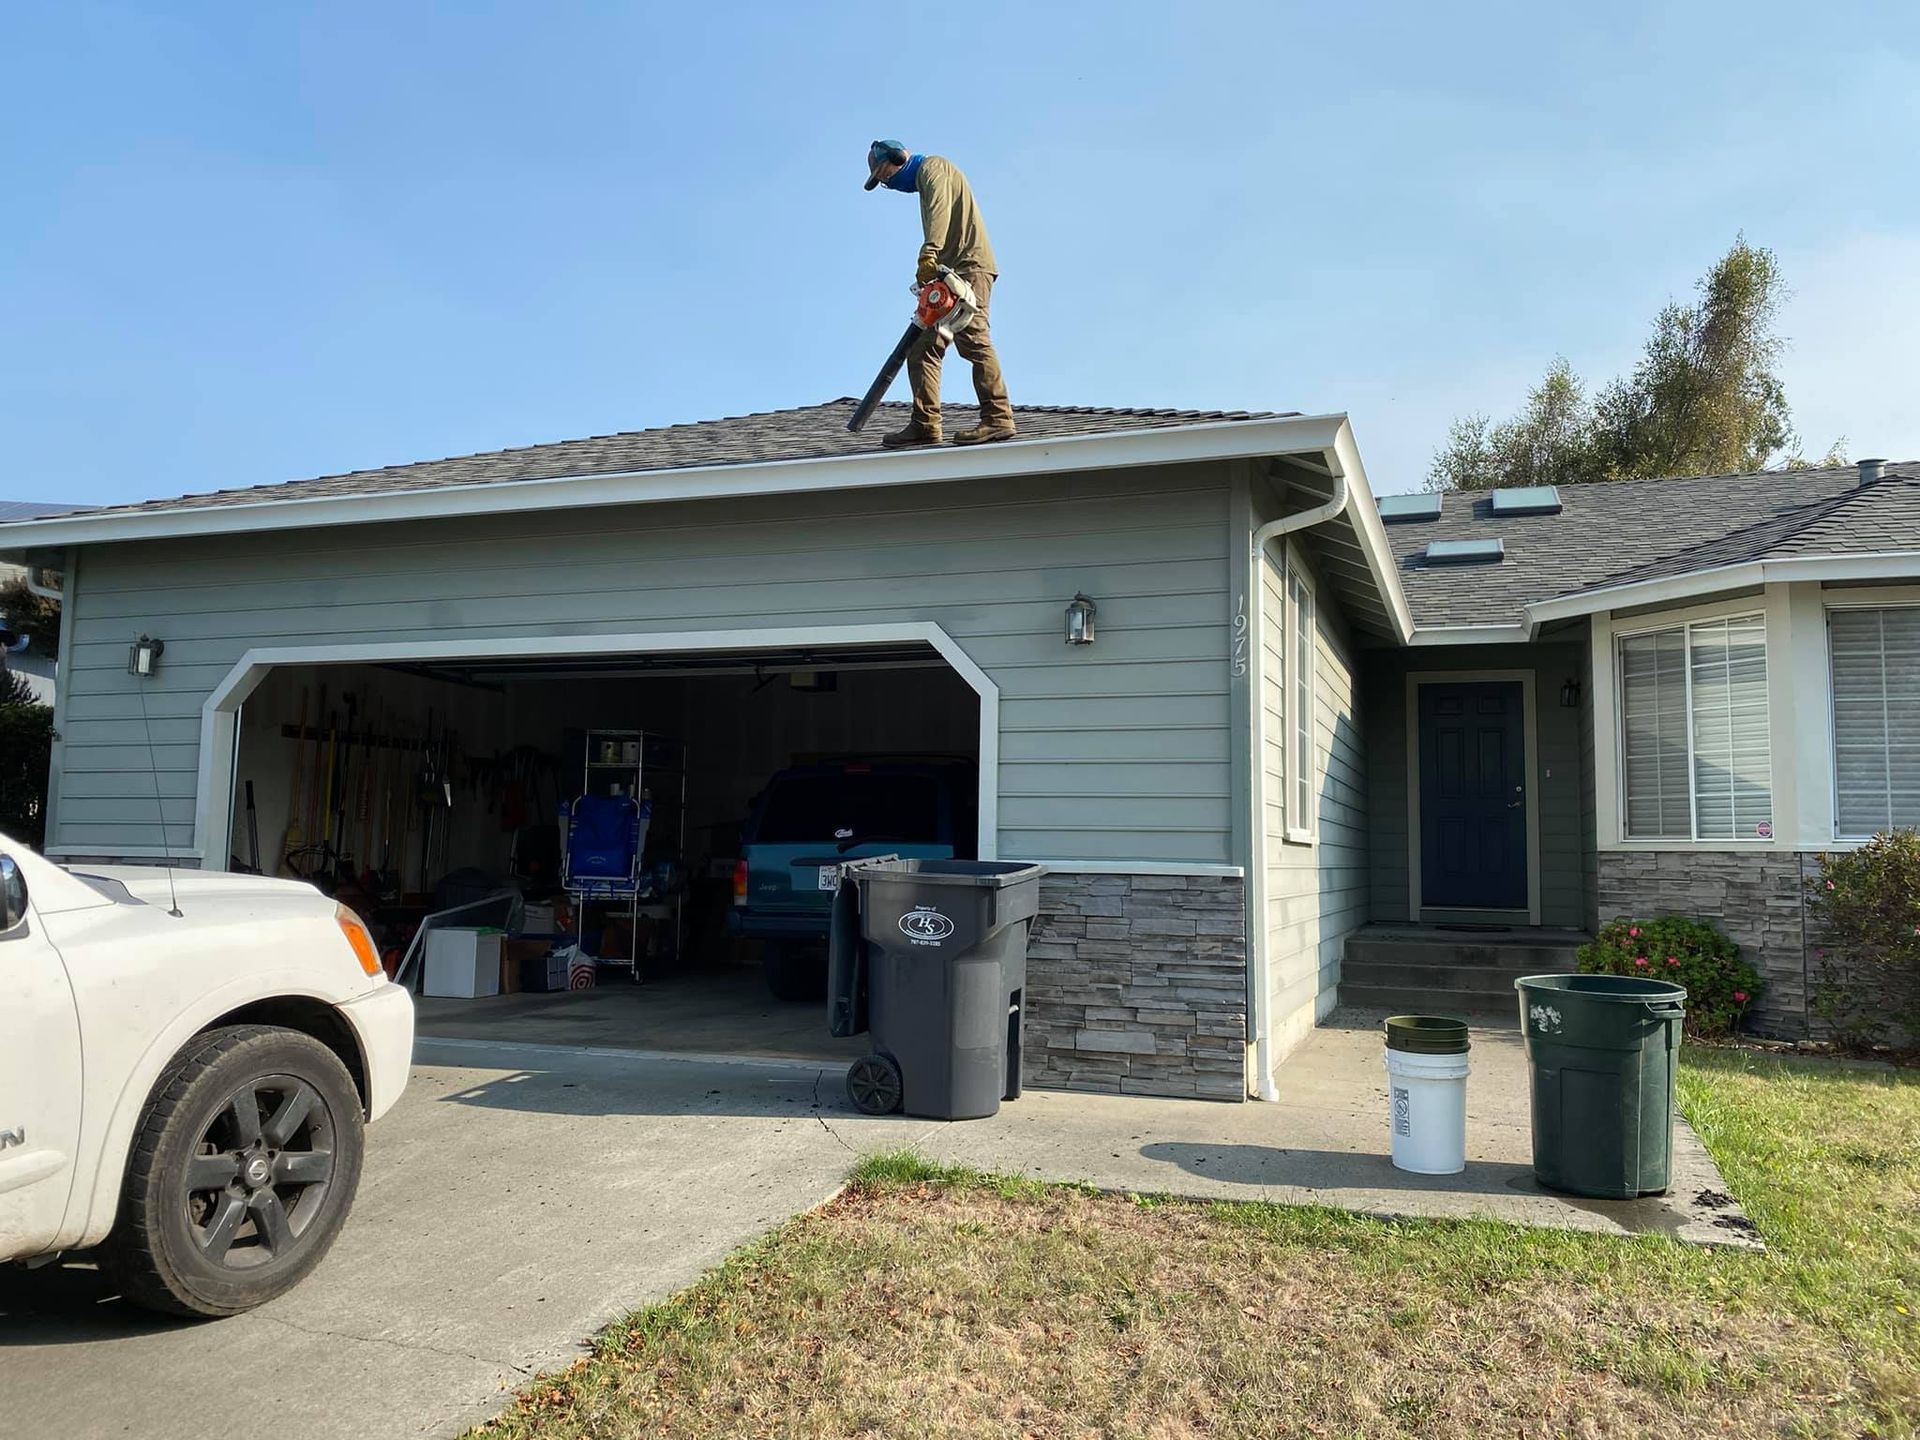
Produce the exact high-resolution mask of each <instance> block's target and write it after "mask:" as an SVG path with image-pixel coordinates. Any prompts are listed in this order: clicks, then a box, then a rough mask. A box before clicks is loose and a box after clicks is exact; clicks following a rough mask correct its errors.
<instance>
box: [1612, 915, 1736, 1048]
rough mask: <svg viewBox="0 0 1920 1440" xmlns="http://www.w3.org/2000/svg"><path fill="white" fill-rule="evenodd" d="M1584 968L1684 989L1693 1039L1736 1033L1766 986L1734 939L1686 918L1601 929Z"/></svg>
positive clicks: (1618, 922)
mask: <svg viewBox="0 0 1920 1440" xmlns="http://www.w3.org/2000/svg"><path fill="white" fill-rule="evenodd" d="M1580 970H1581V973H1582V974H1587V975H1637V976H1639V977H1640V978H1641V979H1642V980H1665V981H1666V982H1668V983H1669V984H1671V985H1684V986H1685V987H1686V990H1687V1020H1686V1030H1687V1034H1689V1035H1727V1034H1731V1033H1732V1032H1733V1031H1735V1030H1737V1029H1738V1028H1739V1026H1740V1020H1741V1017H1742V1016H1744V1015H1745V1014H1746V1012H1747V1007H1748V1006H1749V1005H1751V1004H1752V1003H1753V1000H1754V997H1755V996H1757V995H1759V993H1760V992H1761V990H1762V989H1764V988H1765V986H1764V982H1762V980H1761V979H1760V976H1759V974H1758V973H1757V972H1756V971H1755V970H1754V968H1753V967H1752V966H1751V965H1749V964H1747V962H1746V961H1744V960H1742V959H1741V958H1740V948H1739V947H1738V946H1737V945H1735V944H1734V943H1733V941H1731V940H1729V939H1728V938H1727V937H1726V936H1725V935H1723V934H1721V933H1720V932H1719V931H1718V930H1717V929H1715V928H1714V927H1713V926H1712V925H1709V924H1708V923H1707V922H1705V921H1704V920H1689V919H1687V918H1686V917H1685V916H1684V915H1668V916H1665V917H1664V918H1662V919H1659V920H1624V919H1623V920H1615V921H1613V922H1612V923H1611V924H1608V925H1603V926H1601V927H1600V933H1599V934H1598V935H1596V936H1595V937H1594V938H1593V940H1592V941H1591V942H1590V943H1589V944H1586V945H1582V946H1581V947H1580Z"/></svg>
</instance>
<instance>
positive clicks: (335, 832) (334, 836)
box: [327, 692, 360, 885]
mask: <svg viewBox="0 0 1920 1440" xmlns="http://www.w3.org/2000/svg"><path fill="white" fill-rule="evenodd" d="M340 700H341V703H342V704H344V705H345V706H346V707H347V728H346V732H345V733H344V734H343V735H342V736H341V738H340V774H339V776H338V777H337V779H336V781H335V783H334V791H333V802H334V803H333V811H332V816H331V820H330V828H329V829H328V832H327V844H328V847H329V854H328V856H327V860H328V865H327V869H328V872H329V874H330V875H331V876H332V877H333V881H334V883H335V884H336V885H338V884H339V883H340V879H341V877H342V876H343V875H344V876H346V877H347V878H349V879H351V878H352V877H351V874H350V873H349V871H348V866H347V864H346V848H347V811H348V807H349V806H350V805H351V804H352V798H351V796H352V792H351V791H350V790H349V789H348V786H347V782H348V781H349V780H350V779H351V778H352V773H353V742H354V738H355V730H354V726H355V722H356V720H357V718H358V716H359V709H360V697H359V696H357V695H354V694H352V693H351V692H349V693H347V694H343V695H342V696H341V697H340Z"/></svg>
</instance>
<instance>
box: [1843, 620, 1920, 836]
mask: <svg viewBox="0 0 1920 1440" xmlns="http://www.w3.org/2000/svg"><path fill="white" fill-rule="evenodd" d="M1827 653H1828V659H1829V663H1830V665H1831V670H1832V675H1833V829H1834V834H1835V835H1836V836H1837V837H1844V838H1859V837H1864V836H1867V835H1873V834H1877V833H1878V832H1879V831H1882V830H1891V829H1893V828H1894V827H1896V826H1903V825H1920V607H1912V606H1907V607H1901V608H1890V609H1878V610H1865V609H1862V610H1851V609H1848V610H1829V611H1828V612H1827Z"/></svg>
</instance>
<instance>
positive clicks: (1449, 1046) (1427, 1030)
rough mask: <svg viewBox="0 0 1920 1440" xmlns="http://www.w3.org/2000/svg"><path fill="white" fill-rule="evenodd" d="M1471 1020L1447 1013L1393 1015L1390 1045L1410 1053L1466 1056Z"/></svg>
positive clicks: (1391, 1048)
mask: <svg viewBox="0 0 1920 1440" xmlns="http://www.w3.org/2000/svg"><path fill="white" fill-rule="evenodd" d="M1470 1043H1471V1042H1470V1041H1469V1040H1468V1038H1467V1022H1466V1021H1464V1020H1453V1019H1449V1018H1448V1017H1447V1016H1445V1015H1389V1016H1388V1017H1387V1048H1388V1049H1389V1050H1399V1051H1401V1052H1403V1053H1405V1054H1408V1055H1464V1054H1466V1053H1467V1050H1468V1049H1469V1047H1470Z"/></svg>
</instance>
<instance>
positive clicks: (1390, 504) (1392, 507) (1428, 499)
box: [1379, 495, 1440, 525]
mask: <svg viewBox="0 0 1920 1440" xmlns="http://www.w3.org/2000/svg"><path fill="white" fill-rule="evenodd" d="M1379 506H1380V518H1381V519H1382V520H1384V521H1386V522H1387V523H1388V524H1389V525H1392V524H1394V523H1395V522H1396V521H1403V520H1438V519H1439V518H1440V497H1439V496H1438V495H1382V496H1381V497H1380V500H1379Z"/></svg>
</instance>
